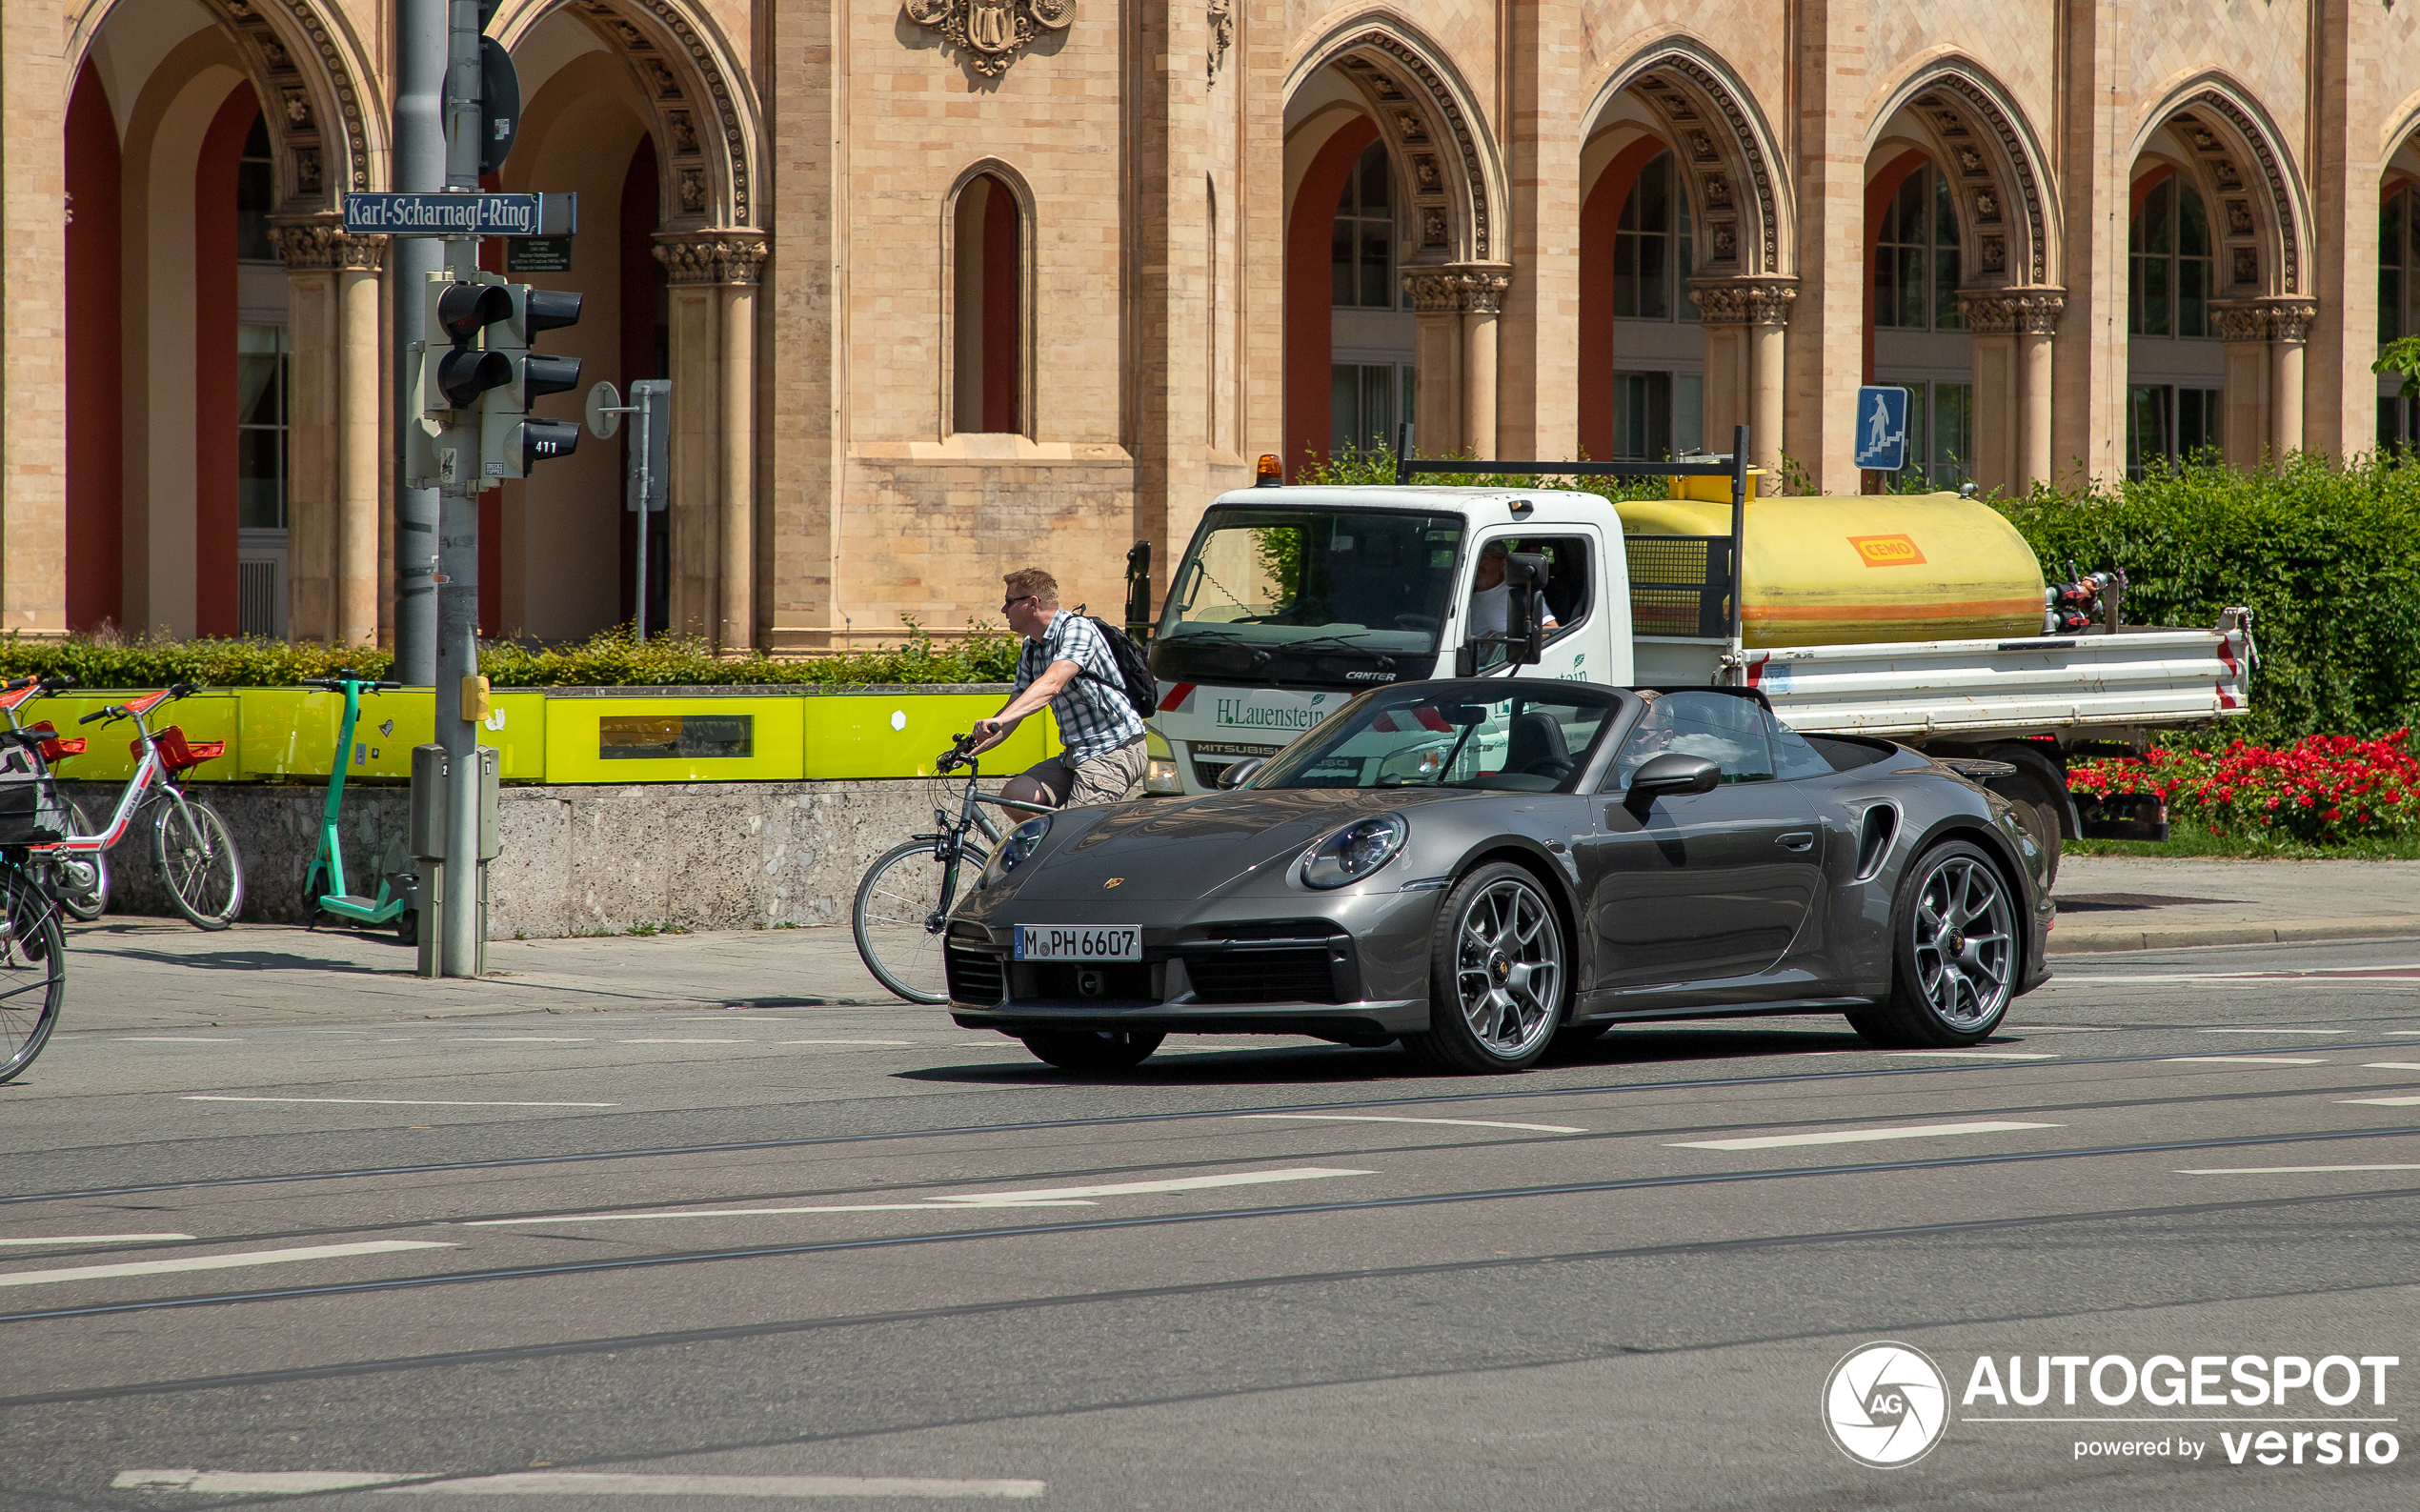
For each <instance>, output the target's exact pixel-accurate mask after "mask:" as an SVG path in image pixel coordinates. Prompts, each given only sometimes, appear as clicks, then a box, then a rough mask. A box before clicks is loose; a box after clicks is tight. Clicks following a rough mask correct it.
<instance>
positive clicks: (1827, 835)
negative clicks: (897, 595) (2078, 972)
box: [943, 678, 2052, 1072]
mask: <svg viewBox="0 0 2420 1512" xmlns="http://www.w3.org/2000/svg"><path fill="white" fill-rule="evenodd" d="M1991 766H1992V764H1991V763H1983V762H1966V763H1959V762H1952V761H1943V760H1936V759H1934V758H1931V757H1928V756H1920V755H1918V754H1917V753H1915V752H1912V751H1909V750H1907V749H1906V748H1905V747H1902V746H1897V745H1893V744H1891V743H1890V742H1888V741H1886V740H1876V739H1866V738H1862V737H1854V736H1801V735H1799V734H1797V733H1796V732H1794V731H1792V730H1791V729H1790V728H1789V727H1788V726H1787V725H1785V724H1783V723H1782V722H1781V721H1780V720H1778V719H1776V718H1775V717H1774V716H1773V712H1772V709H1771V707H1770V706H1769V705H1768V704H1767V703H1766V702H1765V697H1764V696H1763V695H1762V694H1761V693H1759V692H1757V691H1755V690H1754V689H1748V688H1705V687H1696V688H1675V689H1669V690H1658V689H1647V688H1640V689H1630V688H1607V687H1599V686H1595V685H1592V684H1583V683H1576V682H1563V681H1544V680H1535V679H1530V680H1523V679H1510V680H1507V679H1502V678H1465V679H1452V680H1439V681H1432V682H1418V683H1404V684H1398V685H1395V686H1391V687H1386V688H1380V689H1374V690H1372V691H1370V692H1368V693H1365V694H1362V695H1361V696H1359V697H1357V698H1355V699H1353V700H1352V701H1351V702H1350V703H1348V704H1346V705H1345V706H1344V707H1343V708H1341V709H1340V710H1338V711H1337V712H1336V713H1335V714H1334V715H1332V716H1329V717H1328V718H1327V719H1326V720H1324V721H1323V722H1322V723H1321V724H1320V725H1318V726H1317V727H1316V728H1314V729H1313V730H1311V731H1310V732H1308V733H1306V734H1304V735H1303V736H1301V737H1300V738H1298V739H1297V740H1296V741H1295V742H1294V743H1293V744H1292V745H1290V746H1288V747H1286V749H1285V750H1283V751H1281V752H1280V753H1279V754H1278V755H1277V756H1273V757H1270V758H1268V760H1267V761H1266V762H1265V763H1260V762H1254V763H1245V764H1242V765H1241V766H1240V768H1237V769H1230V770H1231V774H1232V776H1230V781H1231V782H1232V783H1233V784H1234V785H1233V786H1231V787H1230V789H1229V790H1227V791H1224V792H1220V793H1216V794H1209V795H1205V796H1200V797H1195V798H1188V799H1168V798H1145V799H1140V800H1138V801H1133V802H1126V803H1119V804H1112V805H1110V806H1108V807H1105V808H1096V809H1081V810H1071V811H1065V812H1061V813H1058V814H1054V815H1050V816H1046V817H1039V818H1035V819H1033V820H1030V821H1029V822H1027V823H1026V824H1024V825H1022V826H1021V827H1019V828H1018V829H1017V830H1016V831H1015V832H1013V833H1012V834H1011V835H1010V836H1009V837H1007V839H1006V840H1005V841H1004V842H1003V843H1002V844H1001V845H1000V846H999V847H998V849H996V850H995V851H994V852H993V853H992V855H991V857H989V859H988V861H987V862H986V864H985V866H984V869H983V875H982V878H981V880H980V882H979V884H978V886H976V887H975V888H974V889H973V890H972V891H971V893H970V894H969V895H968V896H967V897H966V898H965V900H964V901H963V903H962V904H961V905H960V906H959V907H958V910H957V911H956V912H955V914H954V915H953V916H952V917H951V918H950V920H949V923H948V925H947V934H946V937H945V939H944V945H943V953H944V962H945V965H946V969H947V973H948V979H949V995H950V1006H951V1012H952V1014H953V1015H954V1016H955V1017H956V1018H957V1020H958V1023H959V1024H961V1025H964V1026H966V1027H968V1028H988V1029H997V1030H999V1031H1001V1032H1002V1033H1005V1034H1009V1035H1013V1036H1016V1037H1018V1038H1021V1039H1022V1040H1023V1041H1024V1042H1025V1044H1026V1046H1027V1047H1028V1048H1029V1049H1031V1050H1032V1051H1033V1053H1034V1054H1035V1055H1037V1056H1039V1057H1040V1058H1042V1059H1044V1060H1046V1061H1049V1062H1051V1063H1053V1064H1055V1065H1059V1066H1063V1067H1067V1068H1069V1069H1075V1070H1092V1071H1099V1070H1117V1069H1122V1068H1125V1067H1129V1066H1133V1065H1135V1064H1137V1063H1139V1062H1140V1061H1141V1060H1142V1059H1143V1058H1145V1057H1147V1056H1149V1055H1150V1054H1151V1053H1152V1051H1153V1050H1155V1049H1157V1048H1158V1047H1159V1044H1160V1040H1161V1038H1163V1037H1164V1036H1166V1035H1168V1034H1170V1033H1172V1032H1175V1033H1188V1034H1202V1033H1214V1034H1215V1033H1251V1034H1300V1035H1307V1036H1314V1037H1317V1038H1322V1039H1329V1040H1336V1041H1341V1042H1343V1043H1347V1044H1356V1045H1375V1044H1384V1043H1387V1042H1389V1041H1392V1040H1401V1041H1402V1045H1403V1047H1404V1048H1405V1049H1406V1050H1408V1051H1410V1052H1411V1053H1412V1055H1413V1056H1415V1057H1416V1058H1419V1059H1420V1060H1421V1061H1422V1062H1425V1063H1426V1064H1428V1065H1430V1066H1432V1067H1434V1068H1438V1069H1445V1070H1454V1071H1463V1072H1507V1071H1519V1070H1522V1069H1523V1068H1525V1067H1527V1066H1529V1065H1531V1064H1533V1063H1535V1062H1536V1061H1537V1059H1538V1058H1540V1057H1541V1056H1543V1054H1545V1052H1546V1049H1547V1047H1548V1045H1549V1044H1550V1043H1551V1042H1552V1041H1553V1040H1554V1039H1555V1038H1557V1037H1558V1036H1562V1037H1565V1038H1578V1037H1589V1036H1594V1035H1598V1034H1602V1033H1603V1031H1604V1030H1605V1029H1607V1028H1608V1027H1610V1026H1612V1025H1614V1024H1617V1023H1622V1022H1625V1021H1635V1020H1638V1019H1645V1018H1700V1017H1707V1018H1710V1017H1721V1016H1732V1015H1741V1014H1778V1013H1789V1014H1805V1013H1842V1014H1845V1015H1846V1016H1847V1018H1848V1021H1849V1022H1850V1023H1851V1024H1852V1025H1854V1026H1855V1027H1856V1029H1857V1031H1858V1033H1859V1034H1861V1035H1863V1036H1864V1037H1865V1038H1866V1039H1868V1040H1870V1041H1873V1042H1875V1043H1878V1044H1884V1045H1893V1046H1956V1045H1970V1044H1974V1043H1976V1042H1977V1041H1980V1040H1982V1039H1984V1038H1986V1037H1988V1036H1989V1035H1990V1034H1991V1033H1992V1031H1993V1030H1994V1029H1996V1028H1998V1027H1999V1025H2000V1023H2001V1020H2002V1018H2004V1017H2005V1016H2006V1015H2007V1011H2008V1005H2009V1004H2010V1002H2012V1001H2013V1000H2014V999H2015V998H2016V997H2017V996H2018V995H2019V994H2021V993H2025V992H2027V991H2030V990H2031V989H2032V988H2034V987H2036V986H2039V985H2040V984H2041V983H2042V982H2043V981H2044V980H2045V979H2046V978H2047V976H2048V973H2047V970H2046V969H2045V967H2044V943H2045V939H2046V937H2047V932H2048V929H2049V924H2050V917H2051V912H2052V909H2051V904H2050V901H2049V887H2048V884H2047V878H2046V877H2045V875H2044V874H2045V864H2044V857H2043V856H2042V855H2041V854H2040V852H2039V850H2038V849H2037V848H2036V846H2035V845H2034V843H2033V841H2032V839H2031V838H2030V837H2028V836H2027V832H2026V830H2025V828H2024V826H2023V825H2022V824H2020V823H2019V822H2018V820H2017V818H2016V816H2014V815H2013V814H2012V813H2011V811H2010V810H2009V808H2008V806H2007V804H2006V803H2004V802H2003V801H2002V800H2001V799H2000V798H1998V797H1997V796H1993V795H1992V794H1990V793H1988V792H1986V791H1985V790H1984V788H1983V787H1982V786H1980V785H1979V783H1978V781H1977V780H1976V778H1978V777H1981V776H1991V775H1994V774H1993V773H1992V772H1990V771H1986V770H1982V769H1984V768H1987V767H1991Z"/></svg>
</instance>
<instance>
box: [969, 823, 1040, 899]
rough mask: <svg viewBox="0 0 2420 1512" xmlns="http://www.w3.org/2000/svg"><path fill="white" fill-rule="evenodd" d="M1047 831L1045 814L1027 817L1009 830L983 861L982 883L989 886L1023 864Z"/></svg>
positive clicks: (1037, 846) (1036, 848)
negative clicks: (996, 848) (1006, 835)
mask: <svg viewBox="0 0 2420 1512" xmlns="http://www.w3.org/2000/svg"><path fill="white" fill-rule="evenodd" d="M1049 833H1050V818H1049V816H1047V815H1045V816H1042V817H1040V818H1034V819H1027V820H1026V821H1025V822H1024V823H1022V824H1020V825H1018V826H1017V828H1015V829H1013V830H1011V831H1009V832H1008V838H1007V839H1004V840H1002V841H1000V845H999V849H998V850H997V851H994V852H993V853H992V857H991V859H990V860H987V861H985V862H984V863H983V885H984V886H985V887H989V886H991V885H992V884H993V883H994V882H997V881H999V880H1001V879H1002V878H1003V877H1007V876H1008V874H1009V873H1011V872H1013V871H1015V870H1017V869H1018V867H1019V866H1021V865H1023V864H1024V863H1025V859H1026V857H1030V856H1032V855H1033V854H1034V853H1035V852H1036V851H1037V850H1039V849H1040V848H1041V843H1042V837H1043V836H1045V835H1048V834H1049Z"/></svg>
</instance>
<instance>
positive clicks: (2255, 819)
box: [2067, 730, 2420, 845]
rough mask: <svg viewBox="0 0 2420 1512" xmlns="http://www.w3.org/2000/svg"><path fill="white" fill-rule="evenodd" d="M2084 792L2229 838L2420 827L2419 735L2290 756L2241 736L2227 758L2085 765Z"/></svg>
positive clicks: (2307, 742)
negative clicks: (2147, 798) (2153, 803)
mask: <svg viewBox="0 0 2420 1512" xmlns="http://www.w3.org/2000/svg"><path fill="white" fill-rule="evenodd" d="M2067 786H2068V788H2069V789H2071V790H2072V791H2073V792H2074V793H2075V794H2076V795H2077V796H2083V797H2101V796H2109V795H2128V794H2151V793H2155V794H2157V795H2159V796H2160V797H2161V798H2163V799H2165V800H2166V801H2167V803H2168V817H2169V818H2170V819H2171V820H2187V821H2190V822H2195V823H2199V824H2202V825H2205V826H2207V827H2208V828H2209V829H2211V830H2213V831H2216V832H2217V833H2219V834H2222V835H2242V836H2247V837H2270V838H2282V837H2291V838H2294V839H2298V840H2305V841H2309V842H2312V843H2316V844H2322V845H2325V844H2329V843H2335V842H2341V841H2345V840H2349V839H2354V838H2359V837H2387V836H2400V835H2409V834H2411V833H2413V832H2415V831H2420V756H2414V755H2413V754H2412V751H2411V732H2410V731H2409V730H2398V731H2396V732H2395V733H2394V734H2392V735H2390V736H2387V737H2386V738H2385V739H2383V740H2359V739H2355V738H2353V737H2352V736H2330V735H2314V736H2304V737H2303V738H2302V739H2300V740H2297V741H2296V742H2294V744H2292V745H2291V746H2289V747H2287V748H2285V749H2283V750H2278V749H2273V748H2270V747H2267V746H2256V745H2248V744H2246V743H2245V742H2243V741H2241V740H2238V741H2236V742H2235V743H2234V744H2232V745H2230V746H2228V748H2227V749H2226V750H2225V751H2222V752H2216V753H2211V752H2201V751H2153V752H2150V753H2149V754H2148V755H2147V756H2143V757H2142V758H2141V759H2139V760H2137V759H2132V758H2118V759H2112V760H2106V761H2087V762H2082V763H2079V764H2078V765H2077V766H2075V767H2073V768H2072V769H2070V770H2069V772H2068V774H2067Z"/></svg>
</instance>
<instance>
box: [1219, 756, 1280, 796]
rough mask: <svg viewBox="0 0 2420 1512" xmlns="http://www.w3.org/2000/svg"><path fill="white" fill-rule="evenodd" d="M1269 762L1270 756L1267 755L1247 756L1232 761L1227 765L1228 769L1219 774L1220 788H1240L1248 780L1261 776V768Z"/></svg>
mask: <svg viewBox="0 0 2420 1512" xmlns="http://www.w3.org/2000/svg"><path fill="white" fill-rule="evenodd" d="M1268 764H1269V758H1268V757H1267V756H1245V757H1244V758H1243V759H1242V760H1240V761H1236V762H1232V763H1230V764H1229V765H1228V766H1227V768H1226V770H1224V771H1222V772H1220V774H1219V786H1220V788H1240V787H1241V786H1243V785H1244V784H1245V783H1246V782H1249V781H1251V780H1252V779H1253V778H1254V777H1257V776H1260V769H1261V768H1262V767H1264V766H1267V765H1268Z"/></svg>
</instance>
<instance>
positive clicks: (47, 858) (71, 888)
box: [0, 673, 110, 923]
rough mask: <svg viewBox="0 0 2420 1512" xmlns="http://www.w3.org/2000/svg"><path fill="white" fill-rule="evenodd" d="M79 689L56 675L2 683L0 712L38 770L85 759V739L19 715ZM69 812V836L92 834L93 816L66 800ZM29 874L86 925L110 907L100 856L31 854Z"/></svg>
mask: <svg viewBox="0 0 2420 1512" xmlns="http://www.w3.org/2000/svg"><path fill="white" fill-rule="evenodd" d="M74 686H75V678H73V677H72V676H70V675H67V674H65V673H61V674H58V675H54V676H49V677H36V676H24V677H17V678H14V679H12V680H10V681H9V682H7V683H5V684H0V713H5V714H6V715H7V716H9V729H10V733H11V734H13V735H15V736H20V737H22V738H20V739H19V741H18V742H17V744H18V747H19V749H21V750H24V751H27V752H30V753H31V754H32V755H34V756H39V757H40V758H41V767H40V770H42V771H45V772H50V773H52V774H55V773H56V772H57V771H58V766H59V763H60V762H62V761H64V760H66V759H68V758H69V757H70V756H82V755H83V754H84V751H85V739H84V736H63V735H61V734H59V732H58V728H57V727H56V726H54V725H53V724H51V722H50V720H48V719H45V720H42V721H41V722H40V723H38V724H27V723H26V722H25V717H24V716H23V714H22V713H21V712H20V711H22V710H23V709H24V707H25V705H27V704H28V703H30V702H31V701H32V700H33V699H36V698H47V697H50V696H51V695H52V694H56V693H62V692H65V691H66V690H67V689H70V688H72V687H74ZM63 801H65V803H66V805H67V813H68V821H69V822H68V833H69V834H71V835H84V834H89V833H91V830H92V829H93V827H94V826H93V823H92V817H91V815H89V814H87V813H85V812H84V805H83V804H81V803H78V802H76V801H75V800H74V799H73V798H64V800H63ZM25 869H26V871H27V872H28V873H29V874H30V876H31V877H33V879H34V880H35V881H37V882H39V883H41V884H42V886H43V888H44V890H45V891H47V892H49V893H50V896H51V897H55V898H57V899H58V900H59V906H60V907H61V908H64V909H66V910H67V911H68V912H69V913H70V914H71V915H72V916H74V917H77V918H80V919H83V920H85V921H86V922H88V923H89V922H91V920H93V919H96V918H98V917H101V915H102V913H103V912H104V911H105V910H107V909H108V907H109V906H110V862H109V857H107V856H106V855H104V854H103V853H102V852H99V851H88V852H84V853H82V854H73V853H70V852H66V851H57V850H45V851H42V852H38V853H35V852H29V853H28V854H27V856H26V859H25Z"/></svg>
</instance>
